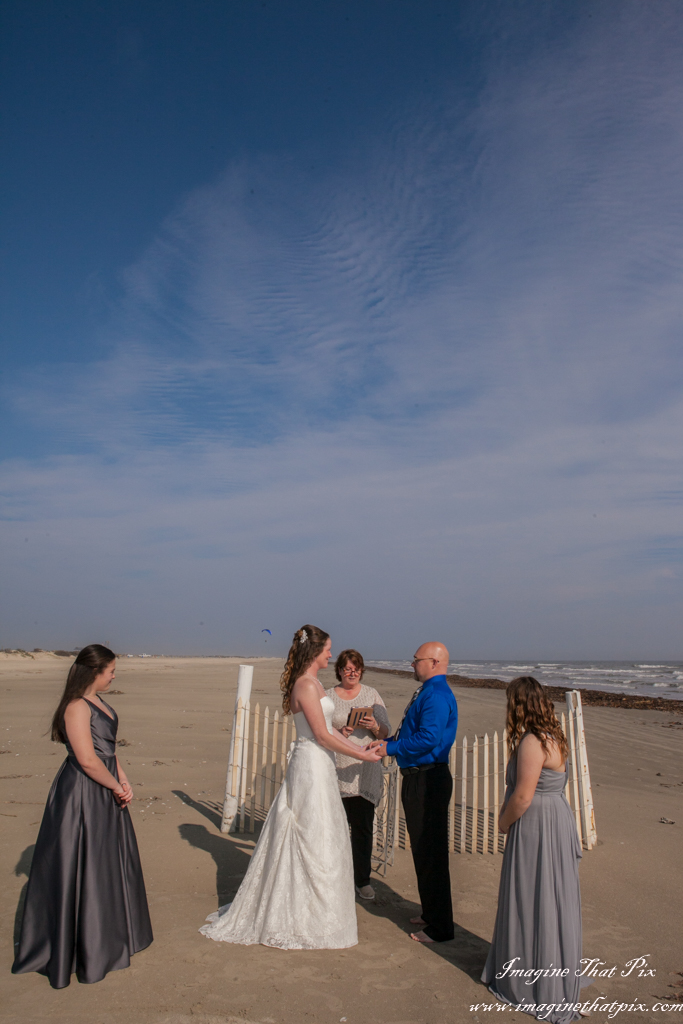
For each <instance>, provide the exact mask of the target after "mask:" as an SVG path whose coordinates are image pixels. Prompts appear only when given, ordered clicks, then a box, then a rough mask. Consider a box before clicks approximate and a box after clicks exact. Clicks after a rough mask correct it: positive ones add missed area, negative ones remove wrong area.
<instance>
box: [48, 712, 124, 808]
mask: <svg viewBox="0 0 683 1024" xmlns="http://www.w3.org/2000/svg"><path fill="white" fill-rule="evenodd" d="M64 728H65V729H66V735H67V737H68V739H69V743H70V744H71V749H72V750H73V752H74V756H75V757H76V760H77V761H78V763H79V764H80V766H81V768H82V769H83V771H84V772H85V774H86V775H88V776H90V778H91V779H92V780H93V782H97V783H99V785H100V786H104V787H105V788H106V789H111V790H112V791H113V793H114V796H115V797H116V798H117V800H119V802H121V799H122V798H123V797H124V793H125V791H124V787H123V786H122V785H121V783H120V782H119V781H118V780H117V779H115V778H114V776H113V775H112V773H111V772H110V771H109V769H108V768H107V766H106V765H105V764H104V762H103V761H102V760H101V759H100V758H99V757H98V756H97V754H96V753H95V748H94V746H93V743H92V735H91V733H90V708H89V706H88V705H87V704H86V702H85V701H83V700H75V701H73V702H72V703H71V704H69V706H68V707H67V709H66V711H65V712H64ZM129 788H130V787H129ZM126 802H127V801H126Z"/></svg>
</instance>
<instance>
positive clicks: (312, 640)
mask: <svg viewBox="0 0 683 1024" xmlns="http://www.w3.org/2000/svg"><path fill="white" fill-rule="evenodd" d="M329 639H330V635H329V633H326V632H325V630H324V629H318V627H317V626H311V625H308V624H307V625H305V626H302V627H301V629H297V631H296V633H295V634H294V637H293V638H292V646H291V647H290V648H289V654H288V655H287V661H286V662H285V670H284V672H283V673H282V675H281V676H280V689H281V690H282V710H283V713H284V714H285V715H288V714H289V713H290V711H291V708H290V706H289V700H290V697H291V695H292V687H293V686H294V683H295V682H296V681H297V679H298V678H299V677H300V676H302V675H303V674H304V672H305V671H306V669H307V668H308V667H309V665H311V664H312V662H313V660H314V658H317V657H318V655H319V654H320V652H321V651H322V649H323V647H324V646H325V644H326V643H327V641H328V640H329Z"/></svg>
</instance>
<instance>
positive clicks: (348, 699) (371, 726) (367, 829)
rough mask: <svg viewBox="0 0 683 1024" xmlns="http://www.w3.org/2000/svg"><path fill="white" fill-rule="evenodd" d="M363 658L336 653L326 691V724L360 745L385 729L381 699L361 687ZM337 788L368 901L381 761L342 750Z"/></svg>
mask: <svg viewBox="0 0 683 1024" xmlns="http://www.w3.org/2000/svg"><path fill="white" fill-rule="evenodd" d="M364 672H365V662H364V661H363V656H362V654H360V653H359V652H358V651H355V650H353V649H352V648H349V649H347V650H345V651H342V652H341V654H340V655H339V657H338V658H337V661H336V664H335V666H334V673H335V675H336V677H337V680H338V682H337V685H336V686H333V687H332V689H331V690H327V691H326V692H327V695H328V696H329V697H331V698H332V700H333V701H334V715H333V716H332V725H333V726H334V728H335V729H338V730H339V731H340V733H341V734H342V735H343V736H345V737H346V738H347V739H349V740H351V742H352V743H355V744H357V745H358V746H359V747H364V746H365V745H366V744H367V742H368V740H383V739H385V738H386V737H387V736H388V735H389V733H390V725H389V718H388V717H387V709H386V707H385V706H384V701H383V700H382V698H381V697H380V695H379V693H378V692H377V690H375V689H374V687H372V686H365V685H364V683H363V674H364ZM362 707H366V708H372V713H370V714H366V715H365V717H364V718H362V719H361V721H360V722H359V723H358V725H357V726H356V727H355V728H351V727H350V726H349V725H347V722H348V720H349V712H350V711H351V709H352V708H362ZM336 758H337V779H338V781H339V792H340V793H341V797H342V803H343V805H344V810H345V811H346V817H347V819H348V822H349V825H350V826H351V852H352V854H353V880H354V884H355V886H356V894H357V895H358V896H360V898H361V899H363V900H374V898H375V890H374V889H373V887H372V886H371V884H370V873H371V871H372V832H373V826H374V820H375V807H376V806H377V804H378V803H379V801H380V799H381V796H382V787H383V784H384V783H383V779H382V765H381V764H379V763H376V764H370V763H368V762H367V761H361V760H357V759H356V758H355V757H349V756H348V755H347V754H339V753H337V755H336Z"/></svg>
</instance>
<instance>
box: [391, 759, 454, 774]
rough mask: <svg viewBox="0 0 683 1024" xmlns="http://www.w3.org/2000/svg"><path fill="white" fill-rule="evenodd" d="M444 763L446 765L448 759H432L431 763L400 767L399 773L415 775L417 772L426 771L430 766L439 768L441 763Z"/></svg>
mask: <svg viewBox="0 0 683 1024" xmlns="http://www.w3.org/2000/svg"><path fill="white" fill-rule="evenodd" d="M443 764H445V765H446V767H448V761H432V763H431V764H411V765H410V766H409V767H408V768H401V769H400V772H401V775H417V773H418V772H428V771H429V770H430V768H440V767H441V765H443Z"/></svg>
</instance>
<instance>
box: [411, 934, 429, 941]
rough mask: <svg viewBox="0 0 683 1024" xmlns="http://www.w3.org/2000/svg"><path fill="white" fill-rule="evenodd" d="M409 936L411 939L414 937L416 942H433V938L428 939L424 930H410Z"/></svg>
mask: <svg viewBox="0 0 683 1024" xmlns="http://www.w3.org/2000/svg"><path fill="white" fill-rule="evenodd" d="M410 937H411V939H415V941H416V942H433V941H434V939H430V938H429V936H428V935H426V934H425V932H411V933H410Z"/></svg>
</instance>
